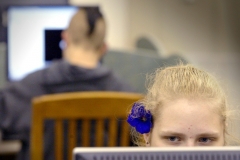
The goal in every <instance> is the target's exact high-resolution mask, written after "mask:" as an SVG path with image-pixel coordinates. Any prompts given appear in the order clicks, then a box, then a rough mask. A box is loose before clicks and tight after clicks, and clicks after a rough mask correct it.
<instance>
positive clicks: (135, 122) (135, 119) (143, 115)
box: [127, 103, 152, 134]
mask: <svg viewBox="0 0 240 160" xmlns="http://www.w3.org/2000/svg"><path fill="white" fill-rule="evenodd" d="M127 122H128V123H129V124H130V125H131V126H132V127H135V129H136V130H137V131H138V132H139V133H141V134H144V133H149V132H150V129H151V128H152V114H151V113H150V111H147V110H145V107H144V106H143V105H141V104H140V103H134V105H133V107H132V110H131V113H130V114H129V115H128V119H127Z"/></svg>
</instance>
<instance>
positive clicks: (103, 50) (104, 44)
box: [100, 42, 108, 57]
mask: <svg viewBox="0 0 240 160" xmlns="http://www.w3.org/2000/svg"><path fill="white" fill-rule="evenodd" d="M107 50H108V46H107V44H106V43H105V42H104V43H103V44H102V46H101V48H100V54H101V55H100V56H101V57H103V56H104V55H105V54H106V53H107Z"/></svg>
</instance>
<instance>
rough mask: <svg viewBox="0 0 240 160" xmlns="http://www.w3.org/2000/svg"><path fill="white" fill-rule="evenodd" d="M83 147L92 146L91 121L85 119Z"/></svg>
mask: <svg viewBox="0 0 240 160" xmlns="http://www.w3.org/2000/svg"><path fill="white" fill-rule="evenodd" d="M81 134H82V137H81V140H82V146H83V147H89V146H90V120H89V119H85V120H82V133H81Z"/></svg>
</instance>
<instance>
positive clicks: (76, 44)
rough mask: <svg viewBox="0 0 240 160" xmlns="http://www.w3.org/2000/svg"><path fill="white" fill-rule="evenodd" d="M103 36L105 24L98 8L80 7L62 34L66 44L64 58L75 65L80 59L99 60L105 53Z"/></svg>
mask: <svg viewBox="0 0 240 160" xmlns="http://www.w3.org/2000/svg"><path fill="white" fill-rule="evenodd" d="M105 34H106V23H105V20H104V18H103V15H102V14H101V12H100V11H99V8H98V7H81V8H80V9H79V10H78V11H77V12H76V13H75V14H74V15H73V17H72V19H71V20H70V23H69V26H68V28H67V29H66V30H65V31H64V32H63V34H62V38H63V40H64V41H65V42H66V48H65V50H64V57H65V58H66V59H67V60H69V61H70V62H73V61H74V62H73V63H75V64H77V63H79V62H77V60H80V59H85V61H88V60H89V61H92V58H94V60H95V61H96V60H99V59H100V58H101V57H102V55H103V54H104V53H105V52H106V45H105V42H104V39H105ZM83 56H85V57H83ZM86 56H87V57H86ZM90 56H91V57H90ZM86 58H87V59H88V60H87V59H86Z"/></svg>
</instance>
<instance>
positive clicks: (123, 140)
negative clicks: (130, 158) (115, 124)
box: [120, 121, 130, 146]
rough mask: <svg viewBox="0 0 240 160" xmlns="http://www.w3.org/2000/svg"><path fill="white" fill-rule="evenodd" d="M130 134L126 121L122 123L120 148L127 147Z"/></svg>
mask: <svg viewBox="0 0 240 160" xmlns="http://www.w3.org/2000/svg"><path fill="white" fill-rule="evenodd" d="M129 142H130V132H129V125H128V124H127V122H126V121H123V122H122V128H121V140H120V146H129Z"/></svg>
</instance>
